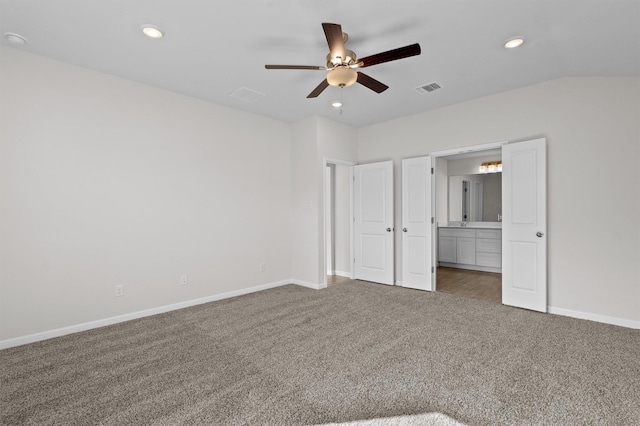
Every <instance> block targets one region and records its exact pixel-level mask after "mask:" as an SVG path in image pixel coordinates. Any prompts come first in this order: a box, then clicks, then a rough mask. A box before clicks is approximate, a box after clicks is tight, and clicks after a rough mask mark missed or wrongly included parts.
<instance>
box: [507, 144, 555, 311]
mask: <svg viewBox="0 0 640 426" xmlns="http://www.w3.org/2000/svg"><path fill="white" fill-rule="evenodd" d="M502 206H503V209H504V211H503V216H502V217H503V219H502V235H503V236H502V268H503V270H502V303H504V304H505V305H511V306H516V307H519V308H525V309H531V310H534V311H540V312H546V311H547V235H546V234H547V205H546V141H545V139H536V140H532V141H527V142H519V143H513V144H507V145H504V146H503V147H502Z"/></svg>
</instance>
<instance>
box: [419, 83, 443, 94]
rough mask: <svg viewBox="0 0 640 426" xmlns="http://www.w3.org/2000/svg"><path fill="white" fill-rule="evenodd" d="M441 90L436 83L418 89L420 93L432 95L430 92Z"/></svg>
mask: <svg viewBox="0 0 640 426" xmlns="http://www.w3.org/2000/svg"><path fill="white" fill-rule="evenodd" d="M439 88H440V85H439V84H438V83H436V82H435V81H434V82H433V83H429V84H425V85H424V86H418V87H416V90H417V91H418V92H427V93H430V92H433V91H434V90H438V89H439Z"/></svg>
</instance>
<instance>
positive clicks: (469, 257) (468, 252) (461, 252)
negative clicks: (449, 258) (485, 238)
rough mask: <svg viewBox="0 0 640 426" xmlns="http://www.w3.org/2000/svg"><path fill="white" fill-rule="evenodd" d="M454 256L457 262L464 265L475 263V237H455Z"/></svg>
mask: <svg viewBox="0 0 640 426" xmlns="http://www.w3.org/2000/svg"><path fill="white" fill-rule="evenodd" d="M456 239H457V241H456V258H457V259H458V260H457V263H462V264H465V265H475V264H476V239H475V238H456Z"/></svg>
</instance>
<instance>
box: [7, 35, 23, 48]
mask: <svg viewBox="0 0 640 426" xmlns="http://www.w3.org/2000/svg"><path fill="white" fill-rule="evenodd" d="M4 37H5V38H6V39H7V40H8V41H9V43H11V44H15V45H16V46H24V45H25V44H27V39H26V38H25V37H23V36H21V35H20V34H16V33H4Z"/></svg>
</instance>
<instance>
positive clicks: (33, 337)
mask: <svg viewBox="0 0 640 426" xmlns="http://www.w3.org/2000/svg"><path fill="white" fill-rule="evenodd" d="M287 284H298V285H303V284H299V283H297V282H295V280H283V281H276V282H273V283H268V284H261V285H257V286H255V287H249V288H244V289H241V290H233V291H228V292H226V293H221V294H215V295H213V296H206V297H201V298H199V299H192V300H186V301H184V302H178V303H173V304H171V305H165V306H159V307H157V308H151V309H145V310H143V311H138V312H132V313H129V314H124V315H118V316H115V317H110V318H104V319H100V320H96V321H90V322H85V323H82V324H76V325H71V326H68V327H62V328H57V329H54V330H48V331H43V332H40V333H34V334H28V335H26V336H20V337H14V338H12V339H6V340H0V350H2V349H7V348H12V347H14V346H21V345H26V344H28V343H35V342H39V341H42V340H47V339H52V338H54V337H60V336H66V335H67V334H73V333H78V332H81V331H87V330H92V329H94V328H100V327H105V326H108V325H114V324H118V323H121V322H125V321H131V320H134V319H138V318H144V317H148V316H152V315H158V314H163V313H165V312H170V311H175V310H178V309H184V308H188V307H191V306H196V305H201V304H203V303H209V302H215V301H217V300H222V299H228V298H230V297H236V296H242V295H244V294H249V293H255V292H257V291H262V290H268V289H270V288H275V287H280V286H283V285H287ZM305 287H308V286H306V285H305Z"/></svg>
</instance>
